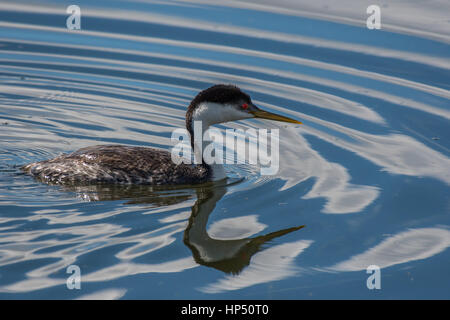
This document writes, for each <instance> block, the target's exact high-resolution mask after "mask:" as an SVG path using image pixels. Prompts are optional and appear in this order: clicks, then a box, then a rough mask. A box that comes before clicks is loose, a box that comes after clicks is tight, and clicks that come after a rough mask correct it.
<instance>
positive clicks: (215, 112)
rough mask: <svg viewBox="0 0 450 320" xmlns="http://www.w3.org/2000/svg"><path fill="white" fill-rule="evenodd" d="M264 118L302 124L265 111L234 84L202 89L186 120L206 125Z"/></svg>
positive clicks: (190, 106)
mask: <svg viewBox="0 0 450 320" xmlns="http://www.w3.org/2000/svg"><path fill="white" fill-rule="evenodd" d="M251 118H262V119H269V120H276V121H282V122H290V123H297V124H301V122H300V121H297V120H294V119H291V118H288V117H285V116H282V115H278V114H275V113H272V112H268V111H264V110H261V109H260V108H258V107H257V106H256V105H254V104H253V102H252V100H251V98H250V96H249V95H248V94H246V93H245V92H243V91H241V89H239V88H238V87H236V86H234V85H225V84H218V85H214V86H212V87H210V88H208V89H206V90H203V91H201V92H200V93H199V94H197V96H196V97H195V98H194V99H193V100H192V101H191V103H190V105H189V108H188V111H187V116H186V121H187V123H186V124H187V126H188V128H189V127H190V126H191V123H192V121H202V122H204V123H205V125H206V127H208V126H209V125H213V124H218V123H223V122H228V121H236V120H244V119H251Z"/></svg>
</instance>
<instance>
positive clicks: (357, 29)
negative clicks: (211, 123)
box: [0, 1, 450, 299]
mask: <svg viewBox="0 0 450 320" xmlns="http://www.w3.org/2000/svg"><path fill="white" fill-rule="evenodd" d="M231 3H232V5H230V6H229V7H224V6H221V5H219V4H208V3H207V2H204V3H202V2H201V1H198V2H194V1H186V2H177V1H167V2H159V1H134V2H118V1H95V4H94V2H92V1H77V3H76V4H77V5H79V6H80V8H81V30H68V29H67V28H66V20H67V18H68V16H69V15H68V14H67V13H66V6H67V3H66V2H45V1H43V2H42V3H41V2H39V4H38V2H32V3H26V2H16V1H14V2H3V3H1V4H0V88H1V89H0V298H1V299H17V298H26V299H28V298H43V299H77V298H101V299H119V298H122V299H136V298H137V299H315V298H316V299H317V298H319V299H324V298H325V299H326V298H339V299H341V298H363V299H378V298H400V299H401V298H446V299H449V298H450V290H449V286H450V272H449V266H450V263H449V262H450V250H449V249H448V248H449V246H450V215H449V213H450V201H449V194H450V193H449V184H450V158H449V156H450V122H449V119H450V108H449V106H450V91H449V87H450V72H449V69H450V59H449V58H450V46H449V41H448V39H449V35H448V33H447V34H444V35H441V36H440V37H431V36H430V37H428V36H427V33H420V34H414V33H413V32H412V33H408V32H403V33H399V32H393V31H391V30H390V29H389V28H387V29H386V30H385V29H383V27H382V29H381V30H369V29H367V28H366V27H365V19H366V17H367V15H366V13H365V12H361V15H362V17H361V19H360V20H361V21H360V24H359V25H357V24H352V23H350V24H347V23H344V22H341V21H332V20H330V19H326V16H324V17H317V16H308V15H306V14H305V15H304V16H302V14H294V11H292V12H291V11H289V10H290V9H285V10H269V9H267V7H255V6H250V5H245V4H249V3H250V2H248V3H247V2H242V3H239V2H231ZM279 9H280V8H279ZM444 9H445V8H444ZM444 9H443V10H442V11H443V12H447V13H448V12H449V10H448V3H447V9H445V10H444ZM382 10H384V9H383V8H382ZM386 10H387V9H386ZM300 13H301V12H300ZM382 23H383V21H382ZM439 23H447V26H448V21H446V22H445V21H444V22H439ZM447 30H449V29H448V28H447ZM215 83H233V84H236V85H238V86H239V87H241V88H242V89H243V90H244V91H246V92H248V93H249V94H250V95H251V96H252V98H253V101H254V102H255V103H256V104H257V105H259V106H261V107H263V108H265V109H266V110H269V111H273V112H277V113H280V114H283V115H286V116H289V117H292V118H295V119H299V120H301V121H302V122H303V123H304V125H302V126H299V125H291V124H277V123H274V122H269V121H257V120H246V121H239V122H235V123H226V124H223V125H220V126H217V127H218V128H219V129H221V130H225V129H227V128H240V129H244V130H246V129H249V128H269V129H270V128H278V129H279V134H280V145H279V152H280V163H279V166H280V168H279V171H278V173H277V174H276V175H270V176H264V175H261V173H260V168H259V167H258V165H252V164H246V163H240V164H236V165H225V168H226V171H227V174H228V176H229V179H228V180H227V181H225V182H221V183H215V184H213V185H203V186H196V187H194V186H193V187H186V188H177V189H169V188H165V189H164V188H159V189H156V188H152V187H145V186H141V187H139V186H128V187H127V186H122V187H113V186H84V187H81V186H79V187H77V186H73V187H64V186H55V185H46V184H43V183H41V182H39V181H36V180H34V179H33V178H32V177H30V176H28V175H24V174H22V173H21V171H20V169H19V167H20V166H21V165H23V164H26V163H30V162H34V161H40V160H45V159H49V158H52V157H55V156H57V155H59V154H61V153H66V152H72V151H75V150H77V149H79V148H82V147H87V146H91V145H96V144H126V145H139V146H149V147H157V148H163V149H166V150H169V149H170V148H171V146H172V145H173V141H171V139H170V138H171V133H172V131H173V130H175V129H177V128H184V116H185V111H186V108H187V105H188V104H189V102H190V100H191V99H192V98H193V97H194V96H195V95H196V94H197V92H198V91H199V90H202V89H205V88H207V87H209V86H211V85H212V84H215ZM71 265H75V266H78V267H79V270H80V271H81V289H79V290H78V289H72V290H70V289H68V287H67V285H66V281H67V279H68V277H70V276H71V275H72V274H71V273H68V272H67V271H68V267H69V266H71ZM370 265H376V266H378V267H379V268H380V272H381V273H380V275H381V278H380V279H381V288H380V289H372V290H369V289H368V287H367V280H368V277H369V276H371V274H368V273H367V267H368V266H370Z"/></svg>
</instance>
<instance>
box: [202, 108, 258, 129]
mask: <svg viewBox="0 0 450 320" xmlns="http://www.w3.org/2000/svg"><path fill="white" fill-rule="evenodd" d="M249 118H253V116H252V115H251V114H248V113H246V112H244V111H239V110H238V109H236V108H235V107H234V106H232V105H221V104H218V103H212V102H205V103H201V104H200V105H199V106H198V107H197V108H196V110H195V111H194V114H193V120H196V121H199V120H200V121H203V122H205V124H207V125H212V124H216V123H222V122H228V121H235V120H241V119H249Z"/></svg>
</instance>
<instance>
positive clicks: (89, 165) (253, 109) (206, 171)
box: [22, 84, 301, 185]
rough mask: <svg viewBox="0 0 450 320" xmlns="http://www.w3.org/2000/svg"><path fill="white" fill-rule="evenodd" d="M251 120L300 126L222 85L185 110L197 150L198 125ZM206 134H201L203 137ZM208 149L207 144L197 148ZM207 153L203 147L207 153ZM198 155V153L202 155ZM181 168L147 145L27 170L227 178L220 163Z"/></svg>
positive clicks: (123, 177) (97, 176) (160, 178)
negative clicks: (196, 131) (281, 122)
mask: <svg viewBox="0 0 450 320" xmlns="http://www.w3.org/2000/svg"><path fill="white" fill-rule="evenodd" d="M250 118H263V119H270V120H276V121H283V122H290V123H297V124H301V122H300V121H297V120H294V119H291V118H288V117H285V116H282V115H278V114H275V113H271V112H268V111H264V110H261V109H260V108H258V107H257V106H256V105H255V104H253V102H252V100H251V98H250V96H249V95H248V94H246V93H245V92H243V91H242V90H241V89H239V88H238V87H236V86H234V85H226V84H218V85H214V86H212V87H210V88H208V89H205V90H203V91H201V92H200V93H198V94H197V96H196V97H195V98H194V99H193V100H192V101H191V103H190V104H189V107H188V109H187V112H186V129H187V131H188V132H189V134H190V138H191V147H192V150H194V149H195V148H194V147H195V141H196V140H195V136H194V129H193V124H194V121H201V123H202V130H203V132H205V131H206V130H207V129H208V128H209V127H210V126H211V125H214V124H218V123H224V122H228V121H236V120H242V119H250ZM203 132H202V134H203ZM199 148H204V146H197V150H199ZM202 150H203V149H202ZM197 156H198V155H197ZM199 160H200V161H198V162H199V163H198V164H196V165H191V164H187V163H178V164H176V163H175V162H174V161H172V157H171V153H170V152H169V151H166V150H160V149H155V148H148V147H138V146H124V145H97V146H91V147H86V148H82V149H79V150H78V151H75V152H73V153H70V154H63V155H60V156H58V157H56V158H54V159H50V160H45V161H40V162H34V163H30V164H27V165H25V166H23V167H22V170H23V171H25V172H26V173H29V174H31V175H32V176H34V177H36V178H37V179H39V180H41V181H43V182H46V183H54V184H103V183H108V184H110V183H111V184H149V185H190V184H198V183H204V182H208V181H216V180H221V179H224V178H226V174H225V171H224V169H223V166H222V165H221V164H207V163H206V162H205V161H203V158H201V159H199Z"/></svg>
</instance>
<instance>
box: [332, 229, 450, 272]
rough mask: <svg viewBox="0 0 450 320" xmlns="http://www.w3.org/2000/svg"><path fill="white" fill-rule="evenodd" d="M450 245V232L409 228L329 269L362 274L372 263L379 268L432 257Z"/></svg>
mask: <svg viewBox="0 0 450 320" xmlns="http://www.w3.org/2000/svg"><path fill="white" fill-rule="evenodd" d="M449 246H450V231H448V230H446V229H441V228H422V229H410V230H407V231H404V232H400V233H398V234H396V235H394V236H392V237H389V238H387V239H386V240H384V241H382V242H381V243H380V244H378V245H376V246H374V247H372V248H370V249H368V250H367V251H365V252H363V253H361V254H357V255H355V256H352V257H351V258H349V259H348V260H345V261H342V262H339V263H337V264H335V265H334V266H332V267H330V268H328V270H332V271H360V270H366V268H367V267H368V266H370V265H372V264H374V265H377V266H379V267H380V268H387V267H390V266H393V265H397V264H401V263H407V262H411V261H415V260H422V259H427V258H430V257H431V256H434V255H436V254H438V253H440V252H442V251H444V250H445V249H447V248H448V247H449Z"/></svg>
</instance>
